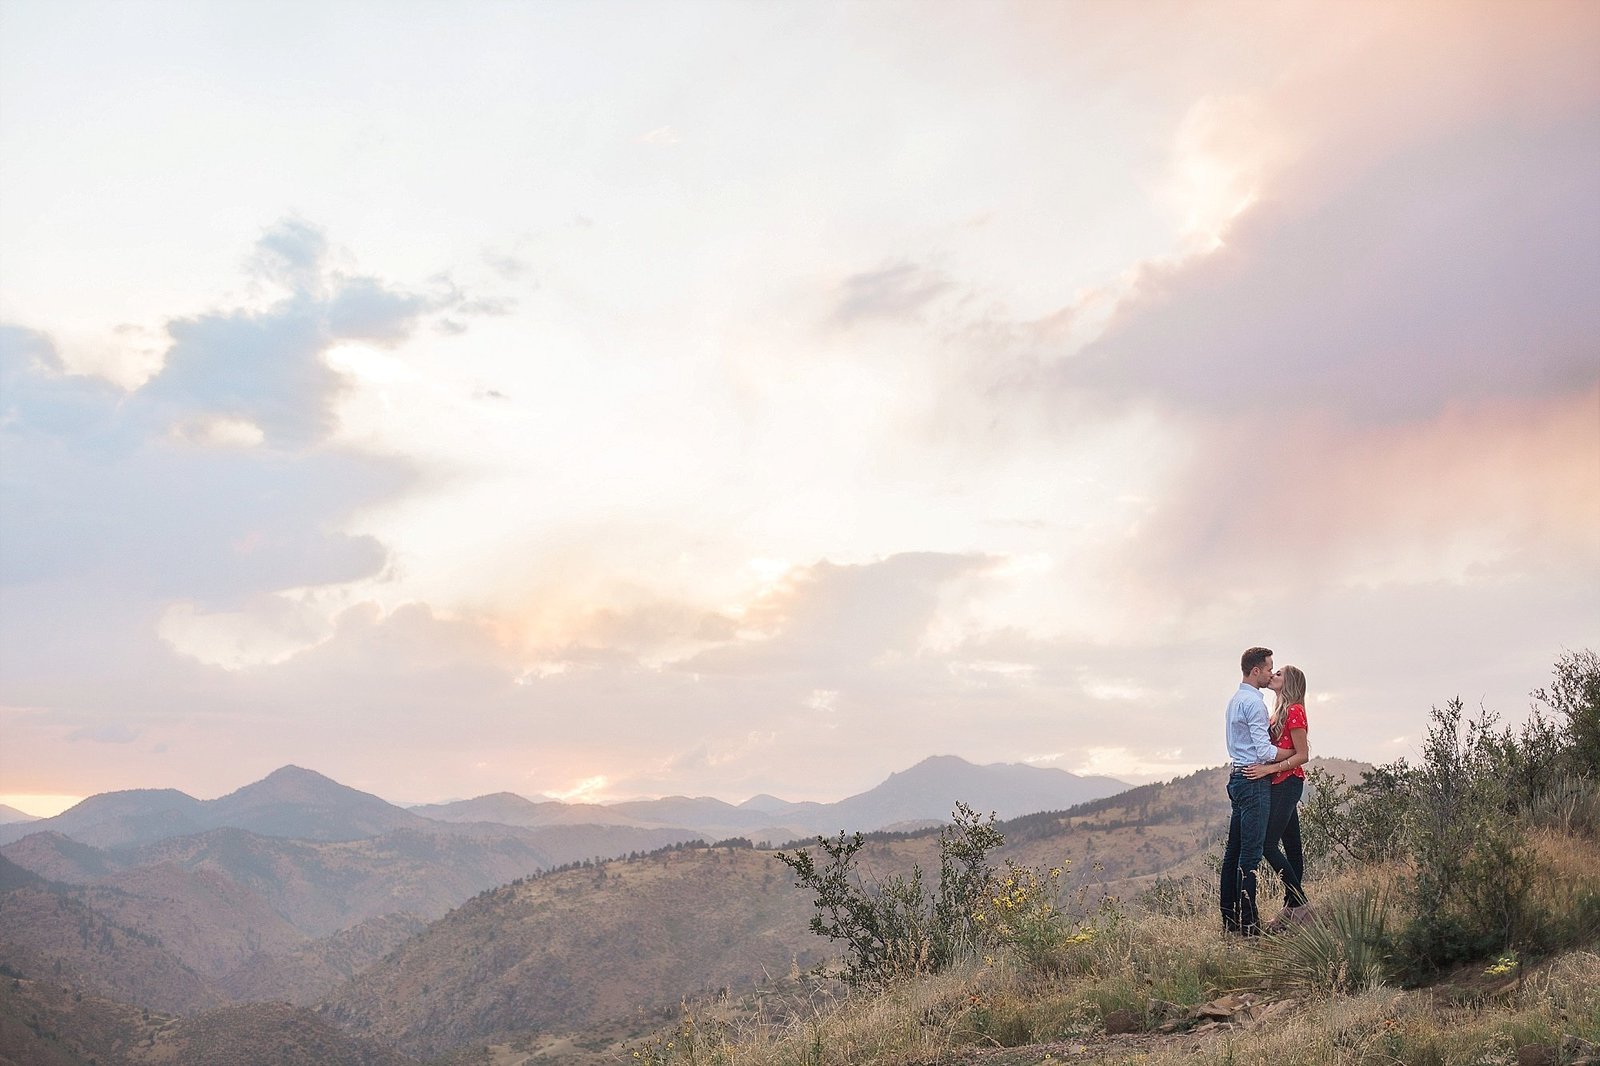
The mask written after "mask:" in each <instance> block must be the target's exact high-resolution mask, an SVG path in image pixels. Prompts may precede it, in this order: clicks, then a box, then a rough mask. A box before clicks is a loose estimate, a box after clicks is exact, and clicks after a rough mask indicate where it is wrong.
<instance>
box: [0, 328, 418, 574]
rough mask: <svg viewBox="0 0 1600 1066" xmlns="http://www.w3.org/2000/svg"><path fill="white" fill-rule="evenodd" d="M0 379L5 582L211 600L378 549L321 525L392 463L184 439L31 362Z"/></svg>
mask: <svg viewBox="0 0 1600 1066" xmlns="http://www.w3.org/2000/svg"><path fill="white" fill-rule="evenodd" d="M11 336H12V337H15V336H16V334H15V331H13V333H12V334H11ZM14 385H15V389H14V391H13V390H8V393H7V403H8V405H10V406H9V407H8V412H7V418H6V421H5V424H4V426H3V427H0V449H3V450H4V453H5V456H6V463H5V471H6V476H5V495H6V506H5V507H4V508H3V509H0V533H3V535H0V577H3V580H4V582H5V583H6V584H7V585H18V584H25V583H37V582H71V583H85V582H87V583H92V584H94V585H96V586H97V587H99V588H100V589H101V590H102V594H103V595H118V596H124V597H132V598H135V599H143V598H144V597H153V598H157V599H160V598H172V597H183V598H192V599H195V600H197V601H199V602H201V603H204V604H208V605H218V604H225V603H229V602H233V601H234V600H235V599H237V598H238V597H242V596H248V595H251V594H253V593H256V592H261V591H272V590H276V589H281V588H287V587H298V586H303V585H317V584H325V583H334V582H342V581H349V580H353V579H355V578H358V577H364V576H368V575H370V574H373V573H376V572H377V571H378V570H379V569H381V567H382V566H383V564H384V561H385V552H384V551H383V548H382V546H381V545H379V544H378V543H377V542H376V541H374V540H373V539H372V538H370V537H351V536H347V535H344V534H340V533H337V532H333V531H332V528H333V527H334V525H335V524H336V522H337V520H338V519H339V518H340V517H341V516H343V515H344V514H346V513H348V512H349V511H350V510H351V509H353V508H355V507H357V506H360V505H361V504H363V503H369V502H374V501H376V500H379V499H382V498H384V497H386V496H387V495H389V494H391V493H393V492H396V491H398V490H399V489H400V488H401V487H402V486H404V485H405V484H407V483H408V481H409V479H410V477H411V474H410V471H409V470H408V469H407V467H405V466H404V465H403V464H401V463H398V462H396V461H393V460H385V459H380V458H377V457H372V456H364V455H359V454H355V453H348V452H338V451H332V450H317V451H314V452H310V453H305V454H301V455H298V456H296V455H292V454H285V453H282V452H278V451H275V450H273V449H271V448H260V449H248V450H243V451H226V452H223V451H217V450H214V449H205V448H196V447H192V446H189V445H187V444H185V443H183V442H181V441H175V440H173V439H171V438H169V437H168V436H167V435H166V433H165V429H164V422H163V421H162V420H161V419H160V418H159V417H156V411H155V410H153V409H152V408H151V407H150V406H149V405H148V404H146V403H143V402H140V401H139V400H138V399H137V398H132V399H128V398H124V397H122V396H121V394H119V393H116V392H115V390H110V389H108V388H107V387H106V386H105V385H104V383H102V382H99V381H98V380H96V379H92V378H73V377H65V376H62V375H60V374H57V373H53V372H51V371H49V370H47V369H45V368H44V367H43V366H39V367H36V368H34V369H33V370H31V371H29V372H27V373H24V374H21V375H19V376H17V377H16V378H15V379H14ZM63 411H65V412H68V413H70V414H71V417H70V418H67V417H64V416H63V414H62V412H63Z"/></svg>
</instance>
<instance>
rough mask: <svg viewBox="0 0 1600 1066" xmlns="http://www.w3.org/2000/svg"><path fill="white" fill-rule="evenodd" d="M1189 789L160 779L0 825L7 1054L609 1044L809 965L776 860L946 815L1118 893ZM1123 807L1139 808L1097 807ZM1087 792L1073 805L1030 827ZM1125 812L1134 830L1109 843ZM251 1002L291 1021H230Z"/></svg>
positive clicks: (933, 773) (978, 780)
mask: <svg viewBox="0 0 1600 1066" xmlns="http://www.w3.org/2000/svg"><path fill="white" fill-rule="evenodd" d="M1206 787H1209V786H1208V785H1205V784H1202V783H1201V781H1200V779H1199V778H1196V779H1193V780H1190V779H1185V781H1183V782H1178V783H1175V784H1174V785H1173V786H1170V788H1159V789H1155V790H1153V791H1152V790H1151V789H1150V788H1148V787H1147V788H1145V789H1142V790H1140V789H1135V790H1133V791H1132V792H1131V793H1130V792H1128V791H1127V789H1126V786H1125V785H1123V784H1122V783H1121V782H1116V781H1113V780H1111V779H1107V778H1080V777H1075V776H1073V775H1070V774H1066V773H1063V772H1061V771H1047V770H1038V769H1036V768H1032V767H1027V766H987V767H980V766H974V765H972V764H970V763H966V762H964V761H963V760H960V759H955V758H949V757H946V758H937V759H929V760H926V761H925V762H923V763H921V764H919V765H918V766H916V767H912V768H911V769H909V770H906V771H904V772H901V773H897V774H893V775H891V776H890V777H889V778H888V779H887V780H886V781H885V782H884V783H883V784H882V785H880V786H878V787H877V788H875V789H872V790H870V791H868V792H866V793H862V794H860V795H857V796H853V797H849V798H847V799H845V800H842V801H840V802H838V803H832V804H823V803H789V802H786V801H783V800H780V799H777V798H775V797H771V796H758V797H755V798H753V799H751V800H749V801H747V802H746V803H744V804H740V805H734V804H728V803H725V802H722V801H718V800H713V799H707V798H700V799H693V798H687V797H672V798H667V799H663V800H657V801H642V802H634V803H624V804H618V805H615V806H599V805H573V804H562V803H557V802H553V801H544V802H537V801H530V800H527V799H525V798H523V797H520V796H515V795H511V794H506V793H502V794H498V795H492V796H485V797H479V798H477V799H473V800H465V801H460V802H456V803H449V804H436V805H426V806H421V807H416V808H412V809H403V808H400V807H398V806H395V805H393V804H389V803H386V802H385V801H383V800H381V799H379V798H378V797H375V796H371V795H369V794H366V793H362V792H359V791H357V790H354V789H350V788H347V787H345V786H343V785H340V784H338V783H337V782H334V781H332V780H330V779H328V778H326V777H323V776H322V775H320V774H316V773H315V772H313V771H310V770H305V769H301V768H298V767H285V768H283V769H282V770H279V771H277V772H275V773H273V774H271V775H269V776H268V777H267V778H265V779H263V780H262V781H259V782H256V783H254V784H252V785H248V786H246V787H244V788H241V789H240V790H238V791H237V792H235V793H232V794H230V795H228V796H224V797H222V798H220V799H217V800H210V801H206V800H197V799H194V798H193V797H190V796H187V795H185V794H184V793H181V792H177V791H175V790H168V789H148V790H133V791H128V792H120V793H108V794H103V795H98V796H93V797H90V798H89V799H86V800H84V801H83V802H82V803H80V804H78V805H77V806H76V807H74V808H72V809H71V810H69V811H67V812H65V813H63V814H61V815H59V816H56V817H54V818H42V819H32V820H28V821H19V822H12V823H9V824H5V825H0V840H5V841H6V843H5V845H4V846H3V847H0V888H3V891H0V963H3V964H4V967H5V971H4V972H5V974H6V975H7V976H8V977H9V978H10V979H11V981H12V984H13V986H14V987H12V988H11V989H10V990H9V991H10V996H9V998H8V1000H7V1003H8V1006H7V1008H6V1011H7V1021H6V1029H5V1030H4V1031H5V1032H6V1033H7V1034H8V1035H7V1036H6V1038H5V1042H4V1044H3V1045H0V1048H3V1049H5V1054H7V1055H9V1056H10V1059H9V1060H8V1061H17V1062H28V1061H33V1060H32V1059H30V1058H28V1055H30V1054H35V1053H36V1052H37V1049H35V1051H32V1052H27V1053H22V1052H19V1051H17V1050H16V1048H17V1047H18V1046H23V1045H27V1043H28V1040H30V1039H31V1040H35V1041H37V1040H39V1039H42V1038H41V1037H40V1035H39V1034H40V1032H42V1031H44V1029H45V1027H44V1025H43V1023H42V1022H39V1023H38V1025H37V1026H33V1027H30V1026H29V1025H28V1024H22V1023H23V1022H25V1021H26V1019H28V1018H33V1019H35V1021H37V1020H38V1019H39V1018H43V1017H45V1016H46V1015H49V1016H54V1017H59V1018H61V1019H62V1022H61V1025H64V1026H65V1027H66V1030H70V1031H72V1032H82V1033H86V1034H94V1033H101V1034H102V1036H100V1037H94V1039H93V1040H91V1041H90V1043H88V1044H84V1045H83V1048H80V1049H79V1052H81V1055H80V1057H78V1058H74V1057H72V1055H74V1054H79V1052H69V1051H67V1050H63V1048H64V1045H59V1041H58V1043H57V1045H53V1046H54V1048H55V1051H57V1052H60V1053H61V1054H62V1055H65V1056H66V1057H64V1058H60V1059H59V1060H58V1061H62V1062H78V1061H88V1059H89V1058H98V1059H99V1061H101V1062H102V1063H104V1062H107V1061H124V1060H125V1061H129V1062H133V1061H145V1060H144V1059H140V1058H138V1057H137V1056H135V1055H133V1052H132V1051H131V1050H130V1049H134V1048H136V1046H137V1045H139V1044H140V1043H141V1041H144V1042H145V1043H146V1044H147V1045H148V1046H147V1047H146V1051H148V1052H149V1053H150V1054H155V1052H154V1051H153V1050H152V1049H156V1048H160V1047H168V1046H169V1045H170V1046H172V1047H175V1046H177V1045H176V1044H173V1041H190V1042H193V1041H199V1042H201V1043H204V1042H205V1040H207V1039H210V1037H207V1036H205V1035H204V1034H206V1033H213V1032H214V1031H217V1030H216V1027H215V1026H213V1025H211V1023H208V1022H206V1021H204V1019H207V1018H210V1017H212V1016H213V1015H214V1014H215V1012H217V1011H224V1012H229V1011H231V1012H234V1013H232V1014H227V1013H224V1014H221V1015H216V1017H217V1018H231V1019H233V1020H232V1021H229V1022H227V1023H225V1024H224V1025H223V1028H224V1029H226V1030H231V1031H235V1032H236V1034H238V1039H240V1040H244V1039H245V1037H244V1036H243V1034H244V1033H245V1032H249V1031H255V1030H260V1031H262V1032H263V1033H270V1032H280V1037H267V1036H264V1037H263V1038H262V1039H264V1040H267V1041H268V1042H269V1043H270V1042H271V1041H272V1040H278V1039H280V1038H281V1032H282V1031H294V1032H297V1033H299V1034H300V1036H298V1037H295V1039H296V1040H301V1039H303V1040H307V1041H311V1042H312V1043H314V1044H318V1046H322V1045H323V1044H325V1043H326V1039H325V1030H327V1027H328V1026H329V1025H330V1024H332V1025H335V1026H337V1028H338V1031H339V1032H340V1033H343V1034H346V1036H342V1037H341V1038H340V1039H341V1040H343V1039H346V1037H348V1039H350V1040H353V1041H355V1042H354V1043H351V1044H350V1045H349V1046H350V1047H351V1048H356V1049H358V1050H357V1051H349V1052H348V1054H350V1055H355V1056H356V1057H355V1058H348V1059H337V1060H335V1059H323V1060H319V1061H329V1062H332V1061H373V1062H378V1061H390V1060H389V1059H385V1058H383V1057H382V1054H389V1053H391V1052H400V1053H405V1054H410V1055H414V1056H423V1057H426V1056H437V1055H441V1054H445V1053H448V1052H451V1051H453V1050H457V1049H460V1048H462V1047H463V1046H467V1045H471V1044H474V1043H479V1044H481V1043H483V1042H486V1041H488V1040H491V1039H498V1038H509V1037H513V1036H515V1035H516V1034H519V1033H524V1034H525V1033H527V1032H530V1031H541V1032H546V1033H549V1032H574V1033H582V1032H584V1031H586V1030H593V1029H594V1028H595V1027H597V1026H599V1027H601V1028H606V1027H611V1028H613V1029H614V1028H616V1027H618V1026H621V1027H623V1028H626V1027H627V1026H628V1025H630V1024H634V1023H636V1022H637V1021H638V1020H639V1019H641V1018H648V1017H655V1016H657V1012H660V1011H663V1010H670V1009H671V1008H673V1007H674V1006H675V1005H676V1004H678V1003H679V1002H681V1001H682V999H683V998H684V997H685V996H686V995H687V996H693V995H696V994H699V993H702V992H705V991H707V990H716V989H724V988H734V989H738V988H748V987H751V986H752V985H754V984H756V983H758V982H760V981H761V980H763V979H764V978H767V977H770V976H773V975H781V974H784V973H787V972H788V971H790V970H791V969H792V968H794V967H795V966H797V965H798V966H801V967H805V966H809V965H811V964H812V963H815V962H817V961H820V960H821V959H823V958H824V957H825V956H826V954H827V950H828V945H827V944H826V943H825V942H824V941H822V940H821V939H819V938H817V937H816V936H814V935H813V934H812V933H810V932H809V930H808V929H807V926H806V923H807V920H808V916H809V910H810V904H809V901H808V900H807V899H806V898H805V897H804V895H803V894H802V893H800V892H799V891H797V890H796V889H795V888H794V886H793V884H792V883H791V878H790V877H789V876H788V871H787V870H786V869H785V868H784V867H783V866H782V865H781V864H779V863H778V862H777V861H776V860H775V859H774V858H773V855H772V853H771V851H770V850H765V849H766V848H770V847H771V846H773V845H782V844H784V843H786V842H790V841H794V840H801V841H804V840H805V839H808V838H811V837H814V836H815V835H817V834H830V835H831V834H833V833H836V832H838V831H840V830H850V831H856V830H862V831H867V832H877V836H876V837H875V838H874V841H873V843H872V844H871V845H870V848H871V854H872V861H873V862H874V863H876V864H878V865H880V866H881V867H882V868H883V869H885V870H900V869H909V867H910V866H911V864H913V863H922V864H924V865H926V864H927V863H928V862H929V860H930V857H931V856H933V854H934V852H933V837H932V835H931V834H932V828H931V827H934V826H937V825H938V824H939V823H940V822H941V820H942V819H943V818H946V817H948V813H949V810H950V808H951V807H952V806H953V804H954V802H955V801H956V800H963V801H965V802H969V803H972V804H975V805H977V806H980V807H982V808H983V809H985V810H993V811H996V812H998V813H999V814H1000V815H1001V816H1002V817H1007V818H1010V819H1012V820H1013V821H1012V823H1011V828H1010V831H1011V832H1012V833H1013V835H1014V838H1015V840H1016V844H1015V845H1014V848H1013V850H1014V851H1015V852H1016V854H1018V855H1020V856H1027V857H1029V858H1030V859H1031V858H1032V857H1034V856H1040V857H1048V858H1049V859H1050V860H1052V861H1057V860H1060V859H1063V858H1067V857H1069V855H1070V856H1071V857H1073V858H1074V859H1081V862H1082V869H1083V870H1084V871H1085V872H1088V871H1089V870H1090V869H1091V865H1092V864H1093V863H1094V861H1095V857H1096V856H1101V859H1100V861H1101V862H1102V863H1103V868H1101V869H1097V870H1095V871H1094V872H1093V875H1092V876H1093V878H1094V879H1095V880H1097V881H1114V880H1117V879H1124V878H1137V877H1140V876H1148V875H1150V874H1154V873H1156V872H1158V871H1160V870H1163V869H1166V868H1169V867H1171V866H1172V865H1174V864H1177V863H1181V862H1183V861H1184V860H1185V859H1187V858H1190V857H1191V856H1192V854H1193V853H1194V851H1195V842H1196V840H1197V836H1196V833H1195V831H1194V830H1195V828H1196V826H1194V825H1192V824H1190V822H1189V819H1191V818H1192V817H1194V816H1197V815H1202V816H1203V817H1202V821H1207V822H1208V823H1209V822H1214V821H1215V817H1216V814H1217V811H1216V809H1215V808H1216V805H1215V804H1208V803H1202V802H1197V801H1198V799H1199V797H1198V796H1196V797H1194V798H1193V799H1186V798H1184V797H1185V796H1187V795H1188V793H1189V792H1190V791H1191V790H1195V789H1202V788H1206ZM1172 790H1176V791H1172ZM1118 793H1123V794H1127V795H1130V796H1134V797H1136V799H1135V800H1134V801H1133V802H1135V803H1136V804H1137V810H1136V811H1135V810H1132V809H1129V808H1126V807H1125V806H1123V805H1118V804H1117V803H1115V802H1111V803H1110V805H1109V806H1108V805H1106V804H1107V801H1106V800H1105V799H1104V797H1107V796H1108V795H1114V794H1118ZM1094 801H1100V806H1098V807H1096V808H1094V809H1093V810H1092V811H1091V810H1089V809H1088V808H1082V807H1080V810H1081V811H1083V813H1077V814H1074V815H1072V816H1071V817H1063V816H1048V815H1039V814H1037V813H1035V812H1039V811H1047V810H1057V811H1060V810H1065V809H1067V808H1072V807H1074V806H1075V805H1080V804H1084V803H1086V802H1087V803H1093V802H1094ZM1132 819H1138V820H1140V821H1141V825H1140V826H1139V827H1138V830H1137V833H1138V835H1139V837H1140V839H1138V840H1137V841H1132V837H1131V836H1130V839H1129V842H1128V843H1126V844H1124V843H1123V842H1122V841H1121V839H1120V837H1119V836H1118V834H1124V835H1127V834H1132V833H1134V832H1135V830H1134V829H1133V828H1132V826H1131V824H1130V820H1132ZM1203 828H1204V832H1205V833H1208V834H1214V832H1215V828H1216V827H1215V825H1214V824H1206V825H1205V826H1204V827H1203ZM879 831H887V832H879ZM689 842H695V843H693V844H691V843H689ZM718 842H722V846H720V847H712V846H709V845H712V844H716V843H718ZM753 842H754V843H753ZM758 845H759V846H758ZM1113 857H1114V858H1113ZM1108 859H1109V860H1110V861H1108ZM51 989H57V990H67V991H68V992H70V995H69V996H68V997H67V998H66V999H62V998H61V995H60V994H58V992H52V991H50V990H51ZM269 1002H279V1003H282V1004H288V1005H289V1006H282V1007H278V1008H272V1009H271V1010H268V1009H267V1008H266V1007H261V1008H246V1007H244V1006H235V1004H249V1003H261V1004H265V1003H269ZM86 1004H87V1005H86ZM119 1004H121V1005H122V1006H118V1005H119ZM306 1010H311V1011H313V1013H312V1014H306V1013H305V1011H306ZM240 1011H245V1012H246V1013H244V1014H240V1013H239V1012H240ZM251 1011H254V1013H251ZM78 1012H82V1013H84V1016H85V1018H89V1017H92V1018H93V1019H96V1020H95V1021H93V1023H92V1024H91V1023H90V1022H89V1021H86V1020H84V1018H79V1019H76V1020H73V1019H72V1015H74V1014H75V1013H78ZM130 1012H131V1013H130ZM147 1014H148V1015H149V1017H150V1018H156V1019H157V1022H150V1021H148V1020H147V1018H146V1015H147ZM163 1016H170V1018H169V1019H168V1020H167V1021H164V1022H163V1021H160V1019H161V1017H163ZM246 1017H247V1018H249V1019H250V1021H249V1024H248V1025H243V1026H242V1027H241V1023H240V1021H239V1019H241V1018H246ZM129 1018H138V1019H139V1020H138V1023H137V1024H136V1025H132V1027H131V1028H129V1026H130V1025H131V1024H132V1023H129V1022H128V1019H129ZM119 1019H121V1020H120V1021H119ZM219 1024H221V1023H219ZM19 1025H20V1028H19ZM152 1025H154V1026H155V1028H151V1026H152ZM36 1030H37V1031H36ZM55 1031H56V1033H57V1037H58V1038H59V1037H60V1035H61V1032H62V1031H64V1030H62V1029H61V1026H57V1027H56V1030H55ZM138 1033H143V1034H145V1035H144V1036H142V1037H141V1036H138V1035H137V1034H138ZM22 1034H31V1036H27V1035H22ZM317 1034H324V1035H317ZM86 1039H88V1038H86ZM152 1039H154V1041H155V1042H154V1043H153V1044H151V1043H148V1042H149V1041H150V1040H152ZM19 1040H20V1041H22V1045H18V1043H17V1042H18V1041H19ZM96 1041H98V1043H96ZM363 1042H364V1043H363ZM91 1045H92V1046H91ZM119 1048H120V1049H121V1050H117V1049H119ZM374 1048H386V1049H389V1051H385V1052H382V1054H380V1053H379V1052H377V1051H373V1050H372V1049H374ZM86 1049H87V1050H86ZM359 1049H365V1050H359ZM324 1051H325V1053H328V1052H326V1048H325V1049H324ZM19 1054H21V1055H22V1057H21V1058H18V1057H17V1056H18V1055H19ZM163 1054H166V1052H163ZM340 1054H346V1052H340ZM369 1054H377V1055H379V1057H378V1058H361V1056H362V1055H369ZM118 1055H122V1056H124V1058H123V1059H118V1058H117V1057H116V1056H118ZM85 1056H87V1057H85ZM107 1056H110V1057H109V1058H108V1057H107ZM129 1056H133V1057H129ZM149 1061H161V1060H160V1059H159V1057H158V1058H154V1059H150V1060H149ZM180 1061H181V1058H180ZM285 1061H288V1060H285Z"/></svg>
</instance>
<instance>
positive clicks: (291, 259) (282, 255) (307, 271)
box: [247, 218, 328, 295]
mask: <svg viewBox="0 0 1600 1066" xmlns="http://www.w3.org/2000/svg"><path fill="white" fill-rule="evenodd" d="M327 254H328V238H327V235H326V234H324V233H323V232H322V230H321V229H320V228H318V227H316V226H313V225H312V224H310V223H309V222H306V221H303V220H301V219H295V218H288V219H283V220H282V221H280V222H278V223H277V224H276V225H274V226H273V227H272V228H271V229H269V230H267V231H266V232H265V233H264V234H262V236H261V239H260V240H259V241H257V242H256V246H255V250H254V251H253V252H252V253H251V255H250V257H249V259H248V261H247V262H248V265H249V268H250V270H251V272H252V273H254V274H256V275H257V276H259V277H263V278H266V279H267V280H269V281H273V282H276V283H278V284H280V285H282V286H283V287H284V288H286V289H288V290H289V291H290V292H293V293H299V294H302V295H309V294H312V293H314V292H316V290H317V288H318V286H319V285H320V283H321V280H322V272H323V263H324V260H325V259H326V258H327Z"/></svg>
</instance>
